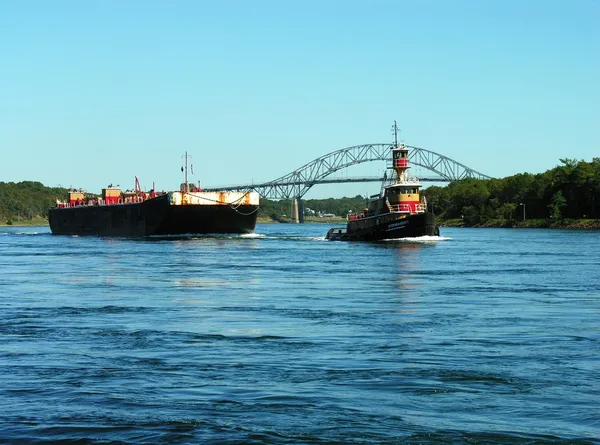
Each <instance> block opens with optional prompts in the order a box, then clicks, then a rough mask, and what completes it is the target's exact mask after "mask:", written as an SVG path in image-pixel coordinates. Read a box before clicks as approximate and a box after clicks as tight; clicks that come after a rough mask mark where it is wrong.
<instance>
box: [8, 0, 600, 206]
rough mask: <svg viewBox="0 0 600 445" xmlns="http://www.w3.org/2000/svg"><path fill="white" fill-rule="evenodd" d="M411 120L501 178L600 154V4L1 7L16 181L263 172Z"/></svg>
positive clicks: (423, 133)
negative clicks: (187, 158)
mask: <svg viewBox="0 0 600 445" xmlns="http://www.w3.org/2000/svg"><path fill="white" fill-rule="evenodd" d="M394 119H396V120H397V121H398V124H399V126H400V127H401V129H402V133H401V135H402V139H403V140H404V141H405V142H406V143H407V144H409V145H415V146H419V147H423V148H427V149H429V150H432V151H435V152H438V153H441V154H444V155H446V156H448V157H450V158H452V159H455V160H457V161H459V162H461V163H463V164H465V165H467V166H469V167H471V168H473V169H476V170H479V171H481V172H483V173H486V174H488V175H491V176H496V177H504V176H508V175H512V174H515V173H520V172H525V171H526V172H530V173H538V172H542V171H545V170H547V169H549V168H552V167H554V166H555V165H557V164H558V163H559V158H564V157H569V158H577V159H585V160H591V159H592V157H595V156H596V157H597V156H600V1H598V0H573V1H568V0H559V1H556V0H539V1H538V0H528V1H526V0H496V1H487V0H471V1H467V0H464V1H451V0H419V1H415V0H411V1H403V0H390V1H384V0H368V1H367V0H360V1H356V0H340V1H334V0H318V1H313V0H287V1H286V0H273V1H267V0H252V1H248V0H237V1H235V0H220V1H202V0H193V1H178V0H174V1H166V0H165V1H156V0H139V1H130V0H118V1H116V0H115V1H109V0H101V1H100V0H99V1H95V0H86V1H79V0H71V1H63V0H54V1H35V0H31V1H21V0H0V181H5V182H6V181H22V180H34V181H40V182H42V183H44V184H46V185H49V186H55V185H62V186H74V187H78V188H79V187H82V188H85V189H87V190H88V191H90V192H99V190H100V189H101V188H102V187H104V186H106V185H108V184H109V183H113V184H120V185H121V186H123V187H133V182H134V179H133V178H134V176H135V175H137V176H138V177H139V178H140V181H141V183H142V185H143V186H146V187H150V186H151V184H152V182H153V181H154V182H155V183H156V187H157V188H158V189H174V188H177V187H178V184H179V182H180V181H181V173H180V170H179V169H180V167H181V165H182V159H181V155H182V154H183V152H184V151H186V150H187V151H188V152H189V153H190V154H191V155H192V156H193V158H192V163H193V165H194V171H195V176H194V177H193V178H192V180H194V181H200V182H201V184H203V185H205V186H218V185H226V184H239V183H248V182H255V183H256V182H262V181H268V180H271V179H275V178H277V177H279V176H282V175H285V174H287V173H289V172H290V171H292V170H294V169H296V168H298V167H300V166H302V165H303V164H305V163H307V162H310V161H312V160H313V159H315V158H317V157H319V156H321V155H323V154H326V153H329V152H331V151H335V150H337V149H341V148H344V147H348V146H352V145H359V144H364V143H375V142H390V141H391V140H392V136H391V134H390V127H391V125H392V123H393V120H394ZM365 168H368V169H370V170H369V172H368V173H370V172H373V174H377V172H382V171H383V169H384V164H379V163H369V167H367V166H365ZM349 170H350V169H349ZM368 173H367V172H366V170H365V174H368ZM346 174H348V175H350V176H352V175H353V174H352V172H351V171H349V172H346ZM367 187H369V189H368V190H367ZM378 189H379V186H378V185H377V184H372V185H370V186H367V185H365V184H362V185H353V186H337V187H336V188H332V187H330V186H320V187H315V188H314V189H313V191H312V192H311V193H310V195H307V197H328V196H343V195H348V196H354V195H356V194H357V193H361V192H362V193H363V194H364V193H366V192H369V193H375V192H377V191H378Z"/></svg>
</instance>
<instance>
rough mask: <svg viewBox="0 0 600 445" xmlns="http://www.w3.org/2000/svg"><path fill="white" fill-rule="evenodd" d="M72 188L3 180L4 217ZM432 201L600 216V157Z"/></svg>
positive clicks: (46, 204)
mask: <svg viewBox="0 0 600 445" xmlns="http://www.w3.org/2000/svg"><path fill="white" fill-rule="evenodd" d="M67 193H68V190H67V189H65V188H61V187H46V186H44V185H43V184H42V183H40V182H34V181H23V182H18V183H14V182H0V221H3V222H7V221H10V220H12V219H33V218H40V217H42V218H44V217H47V214H48V209H49V208H50V207H52V206H54V205H55V203H56V200H57V199H60V200H63V199H65V198H66V197H67ZM422 194H423V195H424V196H425V197H426V198H427V206H428V209H429V210H430V211H433V212H434V213H435V214H436V215H437V216H438V218H440V219H441V220H442V221H443V220H451V219H461V220H462V221H463V222H464V224H466V225H478V224H485V223H488V222H490V221H495V222H496V223H497V224H500V225H501V224H502V223H503V222H504V223H506V224H510V222H511V221H515V220H522V219H525V218H527V219H544V220H551V221H560V220H562V219H565V218H570V219H585V218H590V219H597V218H600V158H593V159H592V161H591V162H586V161H578V160H575V159H561V160H560V165H558V166H557V167H555V168H553V169H550V170H548V171H546V172H544V173H538V174H530V173H519V174H516V175H513V176H508V177H506V178H502V179H463V180H461V181H456V182H452V183H450V184H449V185H447V186H445V187H437V186H431V187H428V188H427V189H424V190H422ZM303 202H304V208H305V209H312V210H313V211H315V212H317V213H318V212H321V213H332V214H335V215H338V216H346V215H347V214H348V212H349V211H352V212H354V213H360V212H361V211H362V210H363V208H364V207H365V204H366V197H363V196H361V195H357V196H355V197H353V198H347V197H344V198H337V199H336V198H328V199H308V200H303ZM290 213H291V201H290V200H278V201H275V200H268V199H262V198H261V200H260V210H259V216H263V217H273V216H275V217H277V218H281V217H283V218H285V216H284V215H286V216H289V215H290Z"/></svg>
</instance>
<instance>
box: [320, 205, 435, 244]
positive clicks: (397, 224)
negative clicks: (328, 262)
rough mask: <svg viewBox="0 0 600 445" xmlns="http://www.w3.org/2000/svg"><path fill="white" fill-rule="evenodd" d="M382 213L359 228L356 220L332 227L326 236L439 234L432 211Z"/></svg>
mask: <svg viewBox="0 0 600 445" xmlns="http://www.w3.org/2000/svg"><path fill="white" fill-rule="evenodd" d="M390 216H391V215H389V214H388V215H382V216H381V217H380V218H379V219H380V220H381V221H378V220H375V224H374V225H372V226H369V227H364V228H360V227H359V224H358V223H356V222H349V223H348V227H346V228H340V227H334V228H332V229H330V230H329V232H327V236H326V238H327V239H328V240H331V241H381V240H388V239H401V238H417V237H421V236H439V235H440V229H439V227H438V226H436V225H435V216H434V215H433V214H432V213H429V212H427V213H419V214H415V215H409V216H404V215H402V217H401V216H398V217H395V218H390Z"/></svg>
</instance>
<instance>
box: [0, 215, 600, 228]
mask: <svg viewBox="0 0 600 445" xmlns="http://www.w3.org/2000/svg"><path fill="white" fill-rule="evenodd" d="M323 219H324V218H323ZM256 223H257V224H295V223H294V222H292V221H291V220H279V221H276V220H274V219H272V218H270V217H263V218H258V220H257V221H256ZM345 223H346V219H345V218H344V219H342V218H331V219H326V220H321V219H313V218H311V219H308V220H306V219H305V220H304V224H325V225H337V224H345ZM438 226H439V227H469V228H497V229H581V230H600V219H564V220H561V221H551V220H545V219H530V220H526V221H514V220H491V221H486V222H483V223H478V224H473V225H468V224H465V222H464V221H463V220H462V219H448V220H444V219H440V220H438ZM0 227H48V220H47V219H35V220H31V221H13V223H12V224H6V221H1V222H0Z"/></svg>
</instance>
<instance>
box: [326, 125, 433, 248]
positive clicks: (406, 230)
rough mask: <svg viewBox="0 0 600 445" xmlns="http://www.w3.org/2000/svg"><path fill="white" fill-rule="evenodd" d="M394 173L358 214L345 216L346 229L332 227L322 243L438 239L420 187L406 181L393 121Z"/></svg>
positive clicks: (402, 152)
mask: <svg viewBox="0 0 600 445" xmlns="http://www.w3.org/2000/svg"><path fill="white" fill-rule="evenodd" d="M389 168H390V169H393V170H394V172H395V178H394V179H393V180H392V183H391V184H386V182H387V181H386V179H385V178H384V182H383V184H382V187H381V192H380V193H379V194H378V195H372V196H371V197H370V198H369V202H368V205H367V208H365V210H364V212H363V213H362V214H349V215H348V222H347V224H346V227H333V228H331V229H329V231H328V232H327V236H326V239H328V240H331V241H379V240H384V239H397V238H414V237H420V236H439V234H440V229H439V227H438V226H436V224H435V216H434V215H433V213H431V212H428V211H427V201H426V199H425V197H423V198H421V197H420V193H419V189H420V188H421V184H420V183H419V180H418V179H417V178H411V177H408V176H407V174H406V171H407V170H408V169H409V168H410V167H409V164H408V148H407V147H406V145H404V144H402V143H401V144H398V127H397V125H396V121H394V146H393V148H392V164H391V166H390V167H389Z"/></svg>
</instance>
